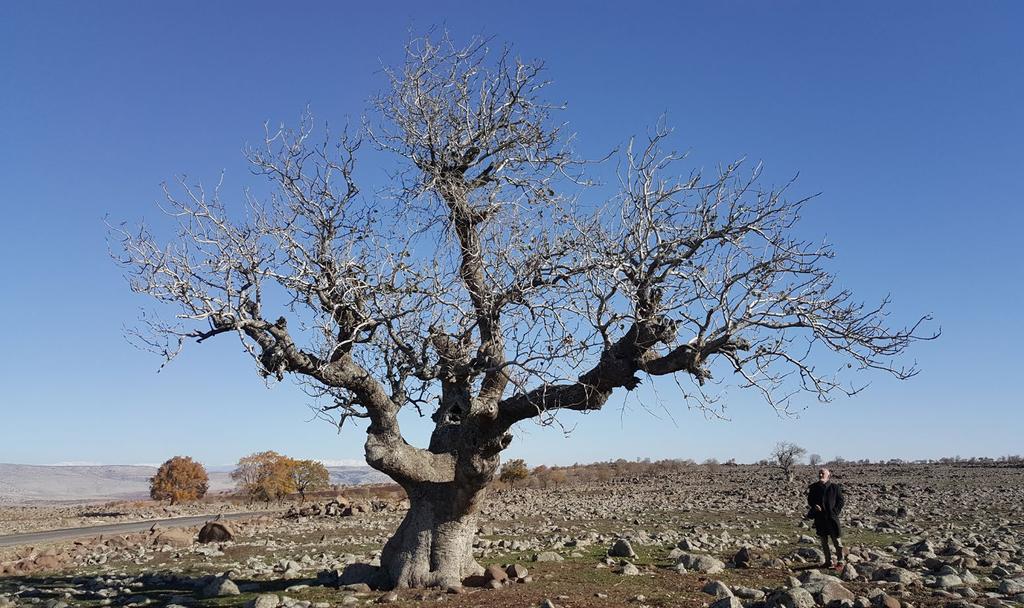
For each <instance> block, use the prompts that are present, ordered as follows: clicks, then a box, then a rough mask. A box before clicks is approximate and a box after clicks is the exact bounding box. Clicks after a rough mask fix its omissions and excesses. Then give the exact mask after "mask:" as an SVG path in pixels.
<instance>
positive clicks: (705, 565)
mask: <svg viewBox="0 0 1024 608" xmlns="http://www.w3.org/2000/svg"><path fill="white" fill-rule="evenodd" d="M676 563H677V564H682V565H683V566H684V567H686V569H688V570H695V571H697V572H703V573H704V574H715V573H717V572H721V571H722V570H725V563H724V562H723V561H722V560H719V559H715V558H713V557H711V556H710V555H698V554H695V553H684V554H682V555H680V556H679V559H677V560H676Z"/></svg>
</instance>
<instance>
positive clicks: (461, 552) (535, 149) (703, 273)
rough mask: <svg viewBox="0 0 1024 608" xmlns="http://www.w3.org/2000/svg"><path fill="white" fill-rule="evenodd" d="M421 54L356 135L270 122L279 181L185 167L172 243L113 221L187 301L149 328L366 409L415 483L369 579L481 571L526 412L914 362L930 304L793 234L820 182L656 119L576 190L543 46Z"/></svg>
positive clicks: (424, 580)
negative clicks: (232, 203) (697, 144)
mask: <svg viewBox="0 0 1024 608" xmlns="http://www.w3.org/2000/svg"><path fill="white" fill-rule="evenodd" d="M406 50H407V53H406V56H405V61H404V62H403V64H402V65H400V66H398V67H396V68H395V69H393V70H391V71H388V72H387V74H388V77H389V86H388V87H387V89H386V90H385V92H384V93H383V94H381V95H380V96H379V97H377V98H376V99H375V100H374V101H373V102H372V107H371V109H370V112H369V115H368V118H367V119H366V121H365V122H364V124H363V125H362V127H361V128H360V129H359V130H358V132H357V133H353V132H343V133H341V134H339V135H335V136H331V135H327V136H324V137H316V136H315V135H314V124H313V121H312V119H311V118H310V117H309V116H308V115H306V116H304V117H303V120H302V121H301V123H300V124H299V126H298V127H297V128H295V129H294V130H287V129H281V130H268V131H267V133H266V138H265V142H264V143H263V144H262V145H260V146H257V147H254V148H252V149H250V150H249V151H248V154H247V156H248V160H249V161H250V163H251V165H252V167H253V169H254V171H255V172H256V173H257V174H259V175H262V176H265V177H266V178H267V179H268V180H269V183H270V184H271V185H272V190H273V192H272V193H269V194H268V195H267V196H265V197H261V196H257V195H255V194H247V195H246V198H245V201H244V202H245V204H244V205H242V206H241V211H244V213H242V212H239V211H236V210H235V209H230V210H229V209H228V208H227V207H226V206H225V205H224V204H223V202H222V200H221V198H220V196H219V191H220V188H219V187H218V188H217V189H215V190H213V191H210V192H208V191H205V190H204V189H203V188H202V187H201V186H195V185H191V184H190V183H189V182H187V181H185V180H184V179H181V180H179V186H178V187H175V188H173V189H170V188H165V191H166V198H167V203H166V206H165V211H167V212H168V213H169V214H170V215H171V216H172V217H174V218H175V219H176V221H177V227H178V230H179V232H178V234H177V237H176V238H174V239H172V241H171V242H170V244H166V245H165V244H163V243H164V242H165V240H162V239H159V238H156V237H155V236H154V235H153V233H151V232H149V231H148V230H147V229H145V228H142V229H139V230H127V229H119V230H118V232H119V236H120V237H121V241H120V250H119V253H118V257H119V258H120V259H121V261H122V262H123V264H124V265H125V267H126V268H127V269H128V270H129V277H130V283H131V288H132V290H133V291H135V292H138V293H142V294H146V295H148V296H151V297H153V298H155V299H156V300H158V301H160V302H162V303H164V304H167V305H170V306H171V307H174V308H176V314H175V315H173V318H172V317H171V316H169V315H168V316H164V317H160V316H159V315H158V316H157V317H152V316H151V317H149V318H148V319H144V323H143V324H142V326H141V327H140V329H139V331H138V332H137V334H136V337H138V338H139V339H140V340H141V341H142V344H143V345H145V346H147V347H149V348H154V349H156V350H158V351H159V352H161V353H162V354H163V355H164V356H165V357H167V358H168V359H170V358H173V357H174V356H175V355H176V354H177V353H178V352H179V351H180V350H181V348H182V346H183V345H184V344H186V343H188V342H192V341H194V342H204V341H206V340H209V339H211V338H214V337H218V336H226V335H233V336H235V337H237V338H238V339H239V340H241V343H242V344H243V345H244V347H245V349H246V350H247V351H248V353H249V354H250V355H251V356H252V358H253V359H254V360H255V362H256V366H257V369H258V371H259V372H260V373H261V374H262V375H263V376H265V377H267V378H269V379H282V378H283V377H284V376H285V375H289V374H290V375H292V376H294V377H295V378H296V379H297V380H299V381H300V382H301V383H302V384H303V386H304V387H305V389H306V390H307V391H308V392H309V393H310V394H311V395H313V396H314V397H315V398H316V399H317V403H319V404H320V406H319V407H320V411H321V413H322V414H323V415H324V416H329V417H331V419H332V420H333V421H334V422H335V423H337V424H339V425H341V424H344V423H345V422H346V421H347V420H355V419H358V420H364V421H365V422H366V423H367V425H366V444H365V450H366V460H367V462H368V463H369V464H370V465H371V466H372V467H374V468H375V469H378V470H380V471H382V472H384V473H386V474H388V475H389V476H391V478H393V479H394V480H395V481H396V482H397V483H399V484H400V485H401V486H402V487H403V488H404V489H405V491H406V492H407V493H408V496H409V500H410V508H409V511H408V513H407V514H406V516H405V518H404V520H403V521H402V523H401V525H400V526H399V528H398V530H397V531H396V532H395V534H394V536H393V537H392V538H391V539H390V540H389V541H388V543H387V544H386V546H385V547H384V551H383V554H382V556H381V567H380V570H379V574H378V580H377V581H376V582H377V584H378V585H380V586H389V587H409V586H414V587H419V586H434V585H441V586H446V585H457V584H459V583H460V581H461V580H463V578H464V577H465V576H467V575H469V574H471V573H473V572H475V571H477V569H478V566H477V564H476V563H475V562H474V560H473V559H472V555H471V546H472V541H473V534H474V530H475V527H476V515H475V513H476V507H477V504H478V502H479V501H480V498H481V496H482V493H483V491H484V489H485V487H486V486H487V484H488V483H489V482H490V481H491V480H492V479H493V478H494V476H495V471H496V470H497V468H498V465H499V455H500V453H501V451H502V450H504V449H505V448H506V447H507V446H508V445H509V442H510V441H511V438H512V435H511V431H512V429H513V427H514V426H515V425H516V424H517V423H519V422H522V421H525V420H530V419H535V420H538V421H540V422H542V423H551V422H552V421H554V420H555V418H554V416H555V415H556V414H557V413H558V412H561V411H563V410H574V411H590V410H598V409H600V408H601V407H602V406H603V405H604V404H605V403H606V402H607V401H608V399H609V397H611V395H612V394H613V393H615V392H616V391H617V390H619V389H625V390H626V391H630V390H633V389H635V388H636V387H637V385H638V384H640V382H641V379H642V378H644V377H649V376H667V377H673V378H675V380H676V384H677V385H678V386H679V389H680V395H681V396H682V398H684V399H685V400H687V401H688V402H689V403H691V404H695V405H696V406H698V407H703V408H709V409H716V408H717V407H719V406H720V404H716V402H715V399H716V398H717V395H719V394H720V393H719V392H718V390H717V389H716V391H710V390H707V388H708V386H709V385H708V384H707V383H708V382H709V381H713V380H712V378H713V373H714V374H715V375H716V376H721V375H722V374H720V373H718V372H719V371H721V372H722V373H723V374H724V373H726V372H731V374H729V375H730V376H731V377H732V378H735V379H737V382H735V383H734V384H738V385H739V386H741V387H744V388H750V389H753V390H754V391H757V392H758V393H760V395H761V396H763V398H764V399H765V400H766V401H767V402H768V403H769V404H771V405H772V406H773V407H776V408H779V409H786V408H788V407H789V404H790V403H791V402H792V400H793V399H794V398H795V397H796V396H797V395H799V394H801V393H802V392H809V393H810V395H811V396H812V397H816V398H818V399H820V400H825V401H827V400H829V399H831V398H832V397H833V396H834V395H836V394H840V393H845V394H849V393H851V392H855V391H856V390H858V387H857V386H856V385H849V384H847V383H845V382H844V381H841V380H840V378H839V377H838V376H837V375H836V373H833V370H845V368H847V367H850V366H852V367H857V368H874V369H880V370H884V371H886V372H889V373H891V374H893V375H895V376H896V377H898V378H907V377H909V376H912V375H913V374H914V373H916V370H915V369H914V368H913V367H910V368H903V367H898V366H897V365H896V364H894V357H896V356H897V355H900V354H901V353H902V352H903V351H904V349H906V348H907V346H908V345H909V344H910V343H911V342H913V341H914V340H916V339H919V338H920V336H918V335H917V333H916V331H917V327H918V324H919V323H920V321H918V324H912V325H911V326H910V327H908V328H902V329H901V328H895V329H894V328H891V327H890V326H889V325H888V324H887V323H886V322H885V316H886V310H885V304H886V303H885V302H883V303H882V304H881V305H879V306H877V307H876V306H870V307H869V306H865V305H863V304H860V303H858V302H857V301H856V300H854V299H853V296H852V295H851V293H850V292H848V291H845V290H840V289H837V288H836V287H835V286H834V284H833V275H832V274H831V273H830V272H829V271H828V270H827V269H826V265H827V260H828V259H829V258H831V257H832V252H831V251H830V250H829V249H828V247H826V246H821V245H818V244H813V243H809V242H805V241H802V240H800V239H798V238H797V237H796V236H795V232H794V230H793V228H794V226H795V224H796V222H797V217H798V214H799V212H800V210H801V207H802V206H803V205H804V204H805V203H806V199H802V198H796V199H793V198H789V197H787V195H786V192H785V188H780V189H770V188H764V187H762V186H760V185H759V183H760V182H759V179H758V178H759V173H760V168H759V167H753V168H744V165H743V164H742V163H735V164H731V165H728V166H726V167H724V168H721V169H720V170H718V171H717V172H715V173H714V174H713V175H703V174H701V173H688V174H684V175H682V176H680V175H681V174H680V173H679V171H680V170H679V169H678V168H677V167H678V166H679V164H680V161H681V160H682V157H681V156H680V155H677V154H675V153H672V152H667V151H665V150H664V145H665V142H666V138H667V137H668V135H669V132H668V130H667V129H666V128H664V127H658V128H657V129H656V130H654V131H653V132H652V133H651V134H650V136H649V137H647V138H645V139H644V140H643V141H640V142H631V143H630V144H629V145H628V146H627V147H625V148H624V151H623V154H622V160H621V161H620V163H619V170H618V173H617V174H618V180H619V184H618V185H619V193H618V195H617V196H614V197H613V198H612V199H611V200H607V201H604V202H603V204H601V205H594V204H592V203H590V204H588V203H584V202H581V201H585V199H586V197H587V196H589V193H590V192H593V191H594V190H592V189H591V190H588V189H586V188H585V186H586V184H587V173H588V170H589V165H588V164H587V163H584V162H580V161H579V160H578V159H577V158H576V157H575V156H574V154H573V152H572V150H571V149H570V143H571V138H570V137H568V136H567V134H566V133H565V132H564V128H563V125H562V124H561V123H560V122H558V120H557V118H556V117H555V114H556V113H557V111H558V110H559V109H560V105H557V104H552V103H549V102H548V101H546V100H545V95H544V93H545V87H546V85H547V81H546V80H545V76H544V72H543V65H542V64H541V63H540V62H524V61H521V60H519V59H517V58H515V57H514V56H513V55H512V54H511V53H510V52H508V50H502V51H493V50H491V49H489V48H488V41H486V40H480V39H478V40H474V41H472V42H471V43H470V44H469V45H468V46H465V47H462V46H458V45H455V44H453V43H452V42H451V41H449V40H448V39H447V38H446V37H442V38H440V39H439V40H431V39H427V38H424V39H418V40H414V41H412V42H411V43H410V44H409V45H408V46H407V49H406ZM365 143H369V144H371V145H374V146H376V147H377V148H378V149H379V150H380V151H383V152H386V153H391V154H392V155H393V156H394V157H395V158H397V160H398V162H397V163H396V164H395V165H394V170H393V171H392V172H391V175H392V176H393V178H394V179H393V185H394V187H393V188H392V189H391V190H390V191H388V192H387V193H386V194H375V195H374V196H367V195H362V194H360V191H359V188H358V186H357V182H356V178H355V172H354V169H355V158H356V153H357V151H358V149H359V147H360V145H361V144H365ZM581 192H582V193H583V196H580V193H581ZM829 366H831V367H829ZM826 368H827V369H826ZM403 408H414V409H416V410H417V411H419V412H420V414H421V415H424V416H426V415H429V416H430V418H431V420H432V421H433V424H434V430H433V433H432V435H431V438H430V442H429V445H427V446H422V447H417V446H413V445H410V444H409V443H408V442H406V440H405V439H404V438H403V435H402V430H401V429H400V428H399V412H400V411H401V410H402V409H403Z"/></svg>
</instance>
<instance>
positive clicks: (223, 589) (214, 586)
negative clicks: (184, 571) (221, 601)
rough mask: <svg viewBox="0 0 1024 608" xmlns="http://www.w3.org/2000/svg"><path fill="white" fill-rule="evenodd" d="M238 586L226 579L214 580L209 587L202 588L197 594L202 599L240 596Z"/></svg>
mask: <svg viewBox="0 0 1024 608" xmlns="http://www.w3.org/2000/svg"><path fill="white" fill-rule="evenodd" d="M240 593H241V592H240V591H239V590H238V585H236V584H235V583H234V581H232V580H231V579H228V578H215V579H213V580H212V581H211V582H210V584H209V585H207V586H205V587H203V590H202V591H201V592H200V593H199V594H200V595H201V596H202V597H224V596H226V595H240Z"/></svg>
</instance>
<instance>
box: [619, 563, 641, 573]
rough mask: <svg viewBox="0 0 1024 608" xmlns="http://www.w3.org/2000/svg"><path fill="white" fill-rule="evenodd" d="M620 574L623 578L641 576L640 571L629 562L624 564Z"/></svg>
mask: <svg viewBox="0 0 1024 608" xmlns="http://www.w3.org/2000/svg"><path fill="white" fill-rule="evenodd" d="M618 572H619V574H621V575H623V576H639V574H640V569H639V568H637V567H636V566H634V565H633V564H631V563H629V562H623V563H622V566H621V567H620V568H619V570H618Z"/></svg>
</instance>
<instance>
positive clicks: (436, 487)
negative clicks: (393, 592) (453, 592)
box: [380, 483, 486, 589]
mask: <svg viewBox="0 0 1024 608" xmlns="http://www.w3.org/2000/svg"><path fill="white" fill-rule="evenodd" d="M485 491H486V490H484V489H482V488H465V487H463V488H460V487H456V484H455V483H446V484H417V485H416V486H414V487H411V488H406V493H407V494H408V495H409V511H408V512H407V513H406V514H405V519H403V520H402V523H401V525H399V526H398V530H397V531H395V534H394V536H392V537H391V539H390V540H389V541H388V542H387V544H385V545H384V551H383V552H382V553H381V558H380V563H381V568H380V576H381V579H382V580H381V581H380V585H381V586H383V587H388V588H394V589H402V588H407V587H450V586H458V585H461V584H462V580H463V579H465V578H466V577H467V576H471V575H474V574H481V573H482V572H483V569H482V568H481V567H480V565H479V564H477V563H476V561H475V560H474V559H473V538H474V537H475V535H476V511H477V503H478V501H479V499H481V498H482V497H483V495H484V493H485Z"/></svg>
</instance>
